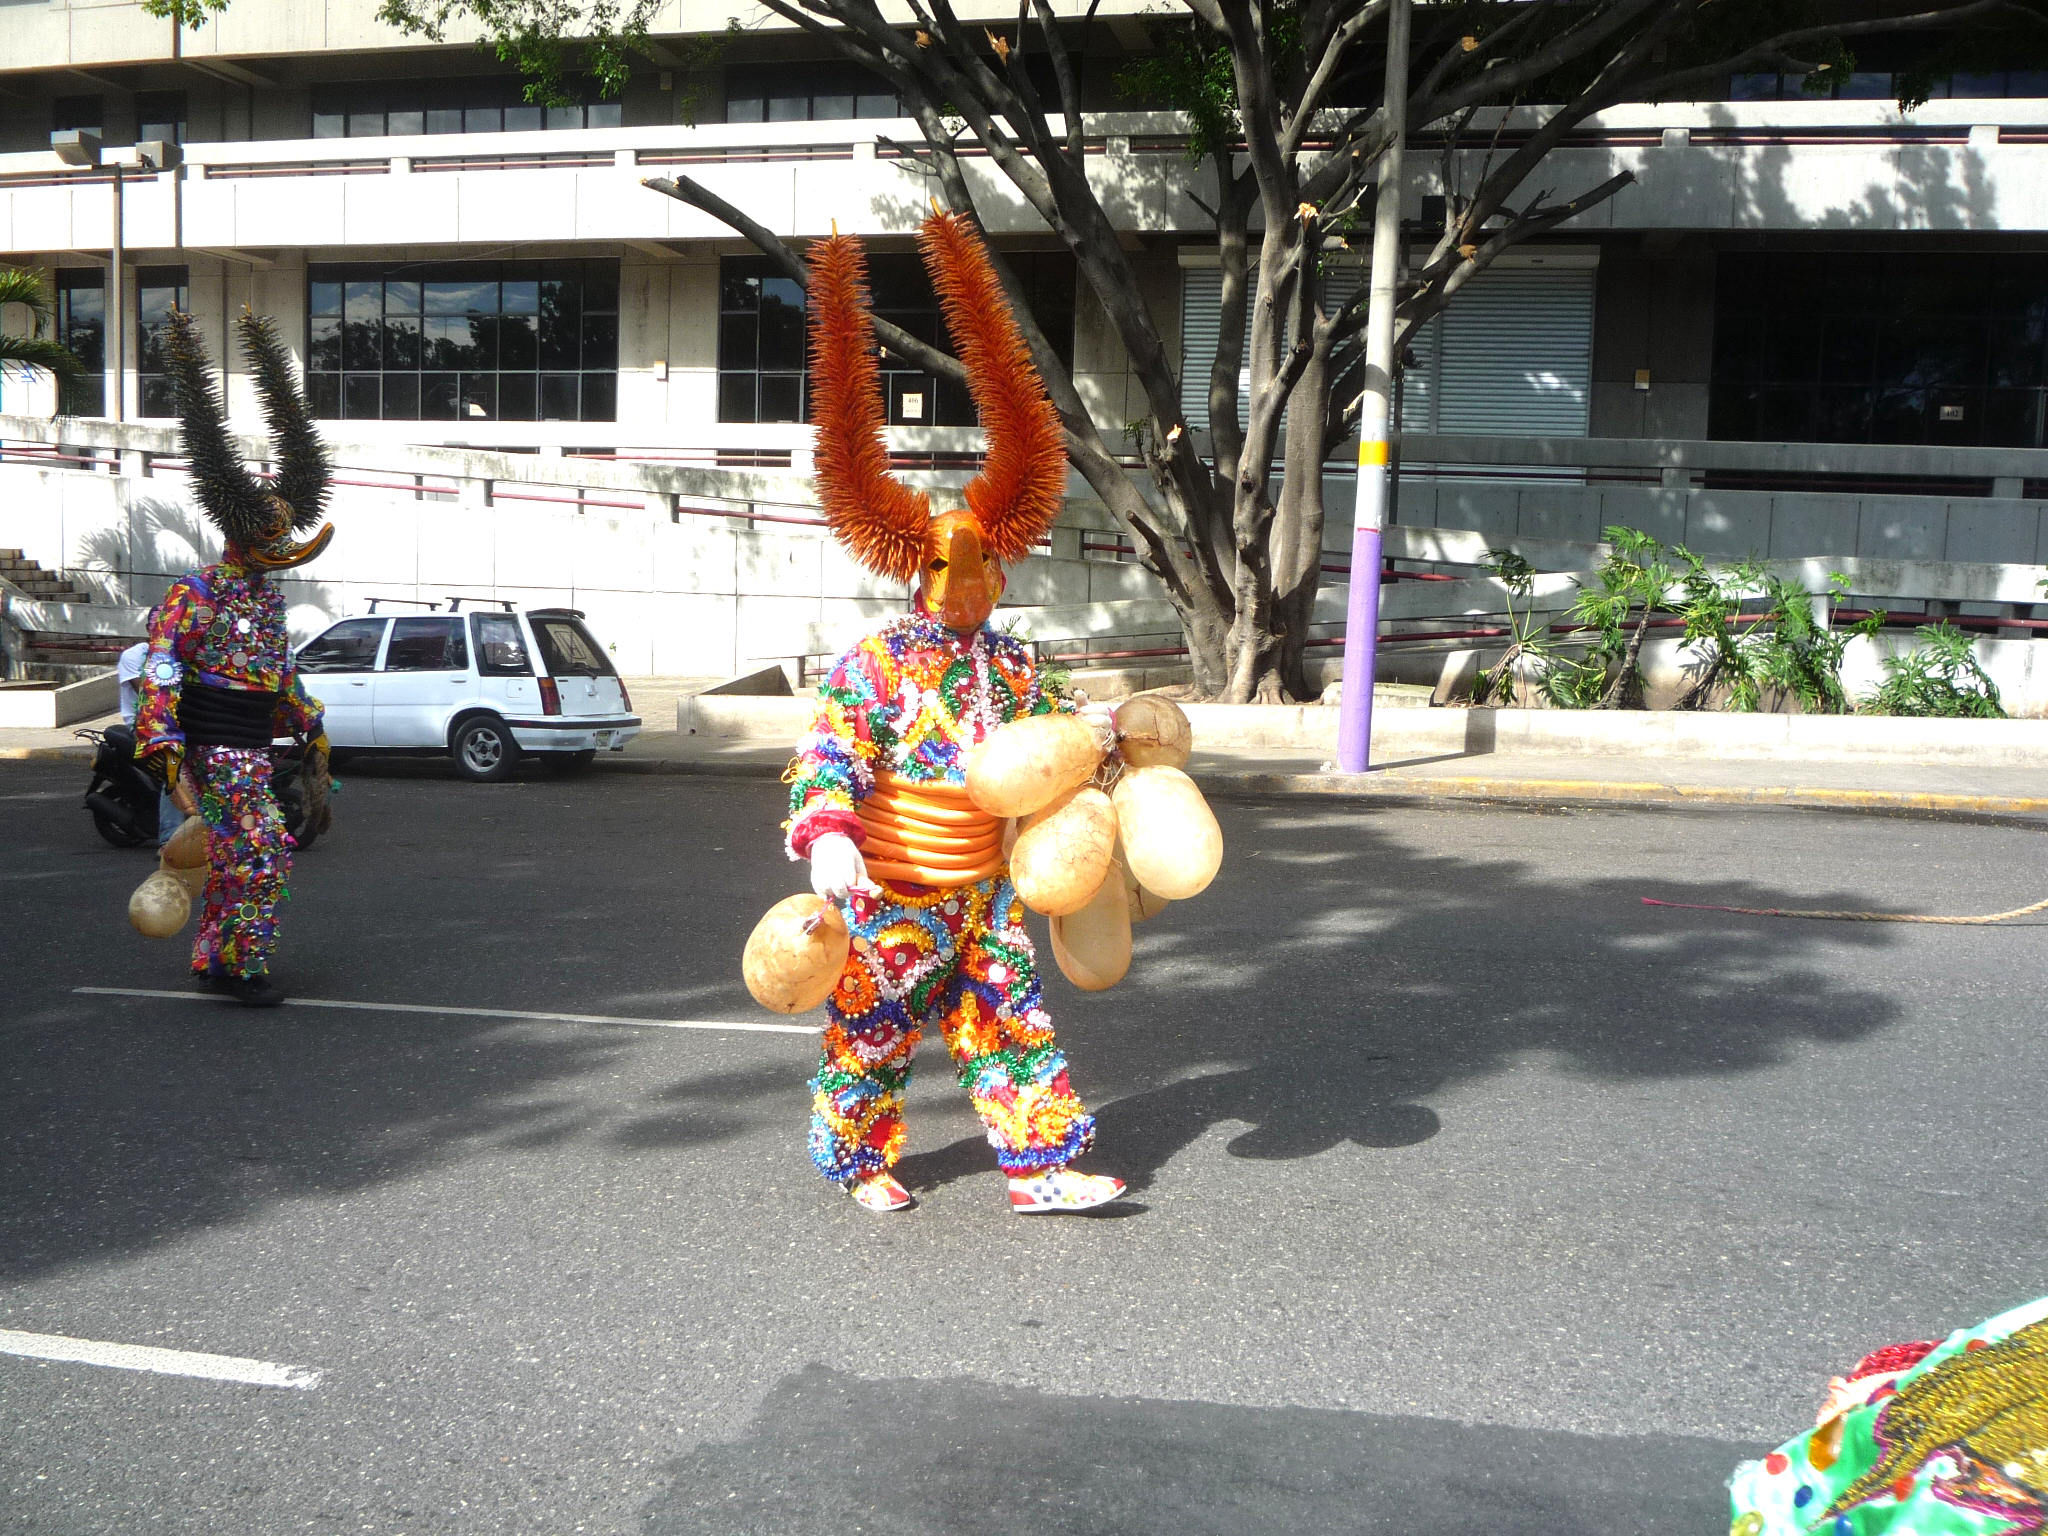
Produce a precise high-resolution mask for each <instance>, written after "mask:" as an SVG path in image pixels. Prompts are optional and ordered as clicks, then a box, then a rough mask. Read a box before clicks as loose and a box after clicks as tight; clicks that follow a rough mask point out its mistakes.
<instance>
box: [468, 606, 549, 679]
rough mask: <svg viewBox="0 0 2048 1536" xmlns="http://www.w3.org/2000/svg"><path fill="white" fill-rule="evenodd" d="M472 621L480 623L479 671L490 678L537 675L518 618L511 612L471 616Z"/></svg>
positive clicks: (478, 634) (477, 646)
mask: <svg viewBox="0 0 2048 1536" xmlns="http://www.w3.org/2000/svg"><path fill="white" fill-rule="evenodd" d="M470 623H472V624H474V625H475V626H476V653H477V670H478V671H480V672H482V673H483V674H484V676H486V677H531V676H533V663H532V662H530V661H529V660H528V659H527V655H526V637H525V636H524V635H522V634H521V633H520V632H519V621H518V620H517V619H515V618H514V617H512V615H511V614H509V613H478V614H472V615H471V616H470Z"/></svg>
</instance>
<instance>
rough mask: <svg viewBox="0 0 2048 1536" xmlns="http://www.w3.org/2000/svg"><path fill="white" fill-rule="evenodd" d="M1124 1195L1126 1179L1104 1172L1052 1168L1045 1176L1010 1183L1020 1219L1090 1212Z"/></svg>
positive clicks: (1012, 1206)
mask: <svg viewBox="0 0 2048 1536" xmlns="http://www.w3.org/2000/svg"><path fill="white" fill-rule="evenodd" d="M1123 1196H1124V1181H1123V1180H1122V1179H1112V1178H1110V1177H1109V1176H1108V1175H1107V1174H1100V1173H1076V1172H1074V1170H1073V1169H1071V1168H1048V1169H1046V1170H1045V1172H1043V1173H1034V1174H1030V1175H1028V1176H1026V1177H1024V1178H1021V1179H1012V1180H1010V1209H1011V1210H1013V1211H1015V1212H1016V1213H1017V1214H1018V1215H1019V1216H1040V1215H1047V1216H1056V1215H1061V1214H1064V1213H1067V1212H1071V1211H1089V1210H1093V1209H1094V1208H1095V1207H1096V1206H1098V1205H1107V1204H1109V1203H1110V1201H1112V1200H1121V1199H1122V1198H1123Z"/></svg>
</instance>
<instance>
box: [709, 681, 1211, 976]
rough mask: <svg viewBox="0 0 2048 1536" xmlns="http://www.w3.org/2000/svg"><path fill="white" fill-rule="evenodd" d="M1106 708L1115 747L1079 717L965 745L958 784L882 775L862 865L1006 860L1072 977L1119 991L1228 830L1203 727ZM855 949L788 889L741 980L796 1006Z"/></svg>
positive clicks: (1143, 700) (834, 918) (825, 912)
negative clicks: (1144, 939) (1200, 741)
mask: <svg viewBox="0 0 2048 1536" xmlns="http://www.w3.org/2000/svg"><path fill="white" fill-rule="evenodd" d="M1113 719H1114V740H1113V742H1112V741H1111V740H1110V739H1108V738H1107V737H1106V736H1105V735H1104V733H1103V732H1101V731H1100V730H1099V729H1098V728H1097V727H1096V726H1095V725H1094V724H1092V723H1090V722H1089V721H1087V720H1084V719H1082V718H1081V717H1079V716H1077V715H1070V714H1055V715H1033V716H1030V717H1028V718H1026V719H1021V720H1014V721H1012V722H1010V723H1009V724H1007V725H1003V726H999V727H997V728H996V729H995V730H993V731H991V732H990V733H989V734H988V735H987V737H985V738H984V739H983V740H982V741H980V742H979V743H977V744H976V745H975V746H974V747H972V748H970V749H969V751H968V752H967V753H966V761H965V772H966V779H967V784H966V792H965V794H964V795H962V794H960V793H959V791H957V790H955V791H952V792H951V793H950V794H949V793H948V792H947V791H945V790H943V789H935V787H934V786H930V785H918V786H911V785H908V784H906V783H905V782H903V781H901V780H898V779H896V778H894V777H893V776H891V775H886V774H884V775H879V776H878V777H877V782H876V784H875V787H874V788H873V789H872V790H871V791H870V792H869V794H868V796H867V798H866V799H865V800H864V801H863V802H862V804H861V805H860V807H859V811H860V820H861V823H862V827H863V831H864V841H863V844H862V847H863V851H864V853H865V854H866V863H867V868H868V871H869V873H870V874H871V875H873V876H874V877H875V878H877V879H882V880H891V881H895V882H898V883H902V882H904V881H906V880H910V881H915V882H916V883H920V884H933V883H937V884H951V883H954V882H955V881H956V880H958V879H965V878H974V877H979V876H980V875H981V873H982V872H983V870H982V866H983V865H984V864H986V865H987V866H988V868H989V869H991V870H993V869H997V868H1001V867H1003V865H1005V864H1007V866H1008V870H1009V875H1010V880H1011V883H1012V885H1013V886H1014V887H1015V889H1016V892H1017V897H1018V900H1020V901H1022V902H1023V903H1024V905H1025V906H1027V907H1029V908H1030V909H1031V910H1032V911H1034V912H1038V913H1042V914H1044V915H1045V916H1046V917H1048V918H1050V919H1051V920H1052V952H1053V959H1054V960H1055V961H1056V962H1057V963H1058V965H1059V968H1060V970H1061V972H1062V973H1063V974H1064V975H1065V976H1066V978H1067V979H1068V980H1069V981H1071V982H1073V984H1074V985H1075V986H1077V987H1080V988H1081V989H1082V990H1083V991H1088V992H1096V991H1101V990H1102V989H1103V988H1105V987H1111V986H1114V985H1115V984H1116V983H1117V982H1119V981H1121V980H1122V979H1123V977H1124V975H1125V973H1126V972H1127V971H1128V970H1129V969H1130V964H1131V927H1132V925H1133V924H1134V923H1139V922H1143V921H1145V920H1146V919H1147V918H1151V917H1156V916H1157V915H1158V914H1159V913H1160V912H1162V911H1164V910H1165V908H1166V907H1167V905H1168V904H1169V903H1170V902H1174V901H1185V900H1186V899H1188V898H1189V897H1191V896H1198V895H1200V894H1201V893H1202V892H1203V891H1204V890H1206V889H1208V887H1209V884H1210V882H1211V881H1212V880H1214V879H1215V878H1216V872H1217V870H1218V869H1219V868H1220V867H1221V866H1222V862H1223V832H1222V829H1221V828H1220V827H1219V826H1218V825H1217V824H1216V816H1215V813H1214V812H1212V811H1211V810H1210V809H1209V804H1208V801H1207V800H1206V799H1205V798H1204V797H1203V795H1202V791H1201V789H1200V788H1199V787H1198V786H1197V785H1196V784H1195V781H1194V780H1193V779H1191V778H1189V777H1188V776H1187V774H1186V773H1184V772H1182V767H1183V765H1184V764H1186V762H1187V761H1188V757H1189V754H1190V753H1191V751H1192V750H1193V745H1194V730H1193V727H1192V726H1190V724H1189V723H1188V717H1187V715H1186V714H1184V713H1183V712H1182V711H1181V709H1180V707H1179V706H1178V705H1177V704H1175V703H1174V702H1173V701H1172V700H1171V699H1167V698H1163V697H1161V696H1160V695H1158V694H1144V693H1141V694H1138V695H1136V696H1134V697H1132V698H1130V699H1126V700H1125V701H1124V702H1123V703H1122V704H1121V705H1119V706H1118V707H1117V709H1116V711H1115V714H1114V716H1113ZM956 797H957V798H956ZM991 826H992V827H993V828H994V829H995V830H993V831H988V830H984V829H986V828H989V827H991ZM919 875H922V876H924V877H925V878H924V879H923V880H921V881H919V880H916V877H917V876H919ZM846 949H847V930H846V927H845V924H844V922H843V921H841V919H840V917H839V915H838V913H837V912H835V911H834V910H833V909H832V907H831V905H830V904H829V903H827V902H823V901H820V900H819V899H818V898H817V897H815V896H792V897H790V898H789V899H788V900H786V901H783V902H781V903H779V904H778V905H776V906H775V907H774V908H772V909H771V910H770V911H769V913H768V915H767V916H766V917H764V918H762V919H761V922H760V923H759V925H758V926H756V928H755V929H754V932H753V935H752V936H751V937H750V938H749V939H748V940H747V948H746V954H745V957H744V962H743V966H742V969H743V971H744V973H745V975H746V980H747V988H748V990H749V991H751V992H752V993H753V995H754V997H755V999H756V1000H757V1001H758V1002H760V1004H761V1005H762V1006H763V1007H765V1008H772V1009H774V1010H775V1011H776V1012H777V1013H803V1012H805V1011H807V1010H808V1009H811V1008H815V1007H817V1006H818V1005H819V1004H820V1003H822V1002H823V1001H824V1000H825V998H826V997H827V996H829V995H830V993H831V990H832V984H833V980H834V979H835V978H836V977H837V976H838V974H839V970H840V967H841V966H842V965H843V964H844V963H845V959H846Z"/></svg>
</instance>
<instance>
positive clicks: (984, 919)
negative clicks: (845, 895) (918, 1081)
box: [811, 874, 1095, 1182]
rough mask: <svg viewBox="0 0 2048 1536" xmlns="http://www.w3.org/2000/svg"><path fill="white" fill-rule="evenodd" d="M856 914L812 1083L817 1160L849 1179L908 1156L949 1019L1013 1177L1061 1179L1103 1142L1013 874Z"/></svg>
mask: <svg viewBox="0 0 2048 1536" xmlns="http://www.w3.org/2000/svg"><path fill="white" fill-rule="evenodd" d="M882 889H883V896H882V898H881V899H880V900H875V899H873V898H870V897H868V896H865V895H862V894H859V893H855V895H854V896H853V898H852V899H851V901H850V902H849V904H848V906H847V909H846V910H847V926H848V928H849V929H850V930H851V932H852V936H853V953H852V954H851V955H849V956H848V957H847V962H846V969H845V971H844V972H842V973H841V975H840V978H839V985H838V987H837V988H836V989H835V990H834V991H833V993H832V996H831V997H830V998H828V999H827V1000H826V1004H825V1013H826V1024H825V1053H824V1059H823V1060H822V1061H821V1062H820V1063H819V1066H818V1075H817V1077H816V1078H815V1079H813V1081H812V1083H811V1093H812V1100H811V1107H812V1114H811V1160H812V1161H813V1162H814V1163H816V1164H817V1165H818V1168H819V1170H820V1171H821V1172H822V1173H823V1174H824V1175H825V1177H826V1178H828V1179H831V1180H833V1181H834V1182H843V1181H845V1180H847V1179H851V1178H855V1177H858V1176H861V1175H865V1174H869V1173H875V1172H880V1171H882V1170H884V1169H887V1168H889V1167H890V1166H892V1165H893V1164H894V1163H895V1161H896V1159H897V1157H898V1156H899V1155H900V1154H901V1153H902V1150H903V1091H904V1089H905V1087H906V1086H907V1085H908V1084H909V1082H910V1066H911V1057H912V1055H913V1054H914V1053H915V1052H916V1050H917V1043H918V1040H919V1039H920V1038H921V1037H922V1035H923V1033H924V1029H925V1026H926V1025H928V1024H931V1023H934V1022H936V1023H937V1024H938V1026H939V1029H940V1031H941V1033H942V1034H944V1036H945V1040H946V1048H947V1049H948V1050H950V1051H951V1052H952V1054H953V1061H954V1064H955V1065H956V1066H957V1067H958V1068H959V1074H960V1085H961V1086H962V1087H963V1088H965V1089H966V1090H967V1092H968V1095H969V1097H970V1098H971V1099H972V1100H973V1103H974V1108H975V1111H976V1113H978V1114H979V1115H980V1116H981V1119H982V1123H983V1124H984V1125H986V1126H987V1127H988V1139H989V1144H990V1145H991V1146H993V1147H994V1148H995V1151H996V1161H997V1162H998V1163H999V1164H1000V1165H1001V1166H1002V1168H1003V1169H1004V1171H1005V1172H1007V1173H1011V1174H1024V1173H1030V1172H1032V1171H1034V1170H1038V1169H1043V1168H1057V1167H1059V1166H1061V1165H1062V1164H1064V1163H1066V1162H1067V1161H1068V1160H1069V1159H1071V1158H1074V1157H1078V1156H1080V1154H1081V1153H1082V1152H1084V1151H1086V1150H1087V1149H1088V1146H1089V1144H1090V1143H1091V1142H1092V1141H1093V1140H1094V1139H1095V1117H1094V1116H1093V1115H1091V1114H1089V1113H1088V1112H1087V1110H1086V1109H1084V1108H1083V1107H1082V1105H1081V1101H1080V1100H1079V1099H1078V1098H1076V1097H1075V1095H1074V1090H1073V1087H1072V1085H1071V1084H1069V1083H1068V1081H1067V1060H1066V1057H1065V1056H1064V1055H1062V1054H1061V1053H1060V1049H1059V1045H1058V1043H1057V1042H1056V1041H1055V1040H1054V1039H1053V1033H1052V1019H1051V1018H1050V1017H1049V1016H1048V1015H1047V1013H1046V1011H1045V1005H1044V1003H1043V1001H1042V1000H1041V998H1040V995H1039V988H1038V970H1037V966H1036V963H1035V960H1034V957H1033V954H1032V949H1031V937H1030V935H1029V934H1027V933H1026V932H1025V931H1024V909H1023V906H1022V905H1021V904H1020V903H1019V902H1018V900H1017V893H1016V891H1015V890H1014V889H1012V887H1011V885H1010V880H1009V876H1008V875H1007V874H1005V875H998V876H996V877H995V878H994V879H990V880H984V881H982V882H980V883H979V884H977V885H967V886H959V887H955V888H951V889H944V890H938V889H932V888H929V887H925V886H917V885H893V884H887V883H885V884H884V885H883V888H882Z"/></svg>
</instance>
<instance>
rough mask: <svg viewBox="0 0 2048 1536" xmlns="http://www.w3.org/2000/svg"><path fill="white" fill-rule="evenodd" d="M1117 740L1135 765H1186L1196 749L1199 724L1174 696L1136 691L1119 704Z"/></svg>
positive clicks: (1174, 766)
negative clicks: (1196, 733)
mask: <svg viewBox="0 0 2048 1536" xmlns="http://www.w3.org/2000/svg"><path fill="white" fill-rule="evenodd" d="M1116 744H1117V751H1118V752H1120V753H1121V754H1122V755H1123V760H1124V761H1125V762H1127V763H1129V764H1130V765H1131V766H1132V767H1133V768H1151V767H1156V766H1158V765H1160V764H1164V765H1165V766H1166V767H1168V768H1185V767H1187V765H1188V756H1189V754H1190V753H1192V752H1193V751H1194V749H1195V728H1194V727H1193V726H1192V725H1190V724H1189V723H1188V717H1187V715H1186V714H1185V713H1183V712H1182V710H1181V707H1180V706H1179V705H1178V704H1176V703H1174V702H1173V700H1171V699H1169V698H1164V697H1162V696H1161V695H1159V694H1156V693H1140V694H1135V695H1133V696H1132V697H1131V698H1128V699H1125V700H1124V701H1123V703H1121V704H1119V705H1118V706H1117V711H1116Z"/></svg>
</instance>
